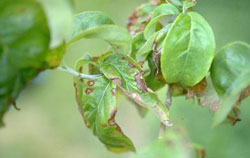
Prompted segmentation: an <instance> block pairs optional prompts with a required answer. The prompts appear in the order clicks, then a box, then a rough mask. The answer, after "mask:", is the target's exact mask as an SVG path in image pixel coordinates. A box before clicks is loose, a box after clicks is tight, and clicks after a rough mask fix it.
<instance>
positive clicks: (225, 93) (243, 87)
mask: <svg viewBox="0 0 250 158" xmlns="http://www.w3.org/2000/svg"><path fill="white" fill-rule="evenodd" d="M249 68H250V46H249V45H248V44H246V43H243V42H234V43H231V44H229V45H227V46H225V47H224V48H222V49H221V50H220V51H219V52H218V53H217V55H216V57H215V59H214V61H213V64H212V67H211V78H212V81H213V85H214V87H215V89H216V91H217V93H218V95H219V96H220V97H221V99H222V102H221V104H220V106H219V109H218V111H217V112H216V114H215V117H214V122H213V125H214V126H215V125H218V124H219V123H221V122H222V121H223V120H224V119H225V118H226V117H227V115H228V114H229V113H230V111H231V110H232V109H233V108H234V107H235V106H236V105H237V104H238V105H239V104H240V102H241V101H242V100H243V99H244V98H246V97H248V95H249V94H248V93H246V92H247V91H248V87H249V86H250V79H249V78H250V70H249Z"/></svg>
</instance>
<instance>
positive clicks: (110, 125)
mask: <svg viewBox="0 0 250 158" xmlns="http://www.w3.org/2000/svg"><path fill="white" fill-rule="evenodd" d="M86 64H89V61H86V60H79V61H78V62H77V64H76V71H78V72H80V73H82V71H83V69H84V68H85V66H86ZM90 65H92V64H90ZM93 67H95V66H94V65H92V69H91V71H93ZM94 69H95V70H94V71H96V70H97V68H94ZM74 84H75V89H76V100H77V103H78V105H79V110H80V112H81V114H82V117H83V119H84V121H85V124H86V126H87V127H88V128H90V129H91V130H92V131H93V133H94V134H95V135H96V136H97V137H98V138H99V139H100V141H101V142H102V143H104V144H105V145H106V147H107V149H108V150H110V151H112V152H125V151H135V148H134V145H133V144H132V142H131V141H130V139H129V138H128V137H127V136H125V135H124V134H123V132H122V131H121V129H120V127H119V126H118V125H117V123H116V122H115V116H116V112H117V108H118V105H117V98H116V97H117V94H116V93H117V92H116V85H115V84H114V83H113V82H111V81H109V80H108V79H107V78H105V77H104V76H100V77H97V78H95V79H88V80H87V79H83V78H80V77H75V83H74Z"/></svg>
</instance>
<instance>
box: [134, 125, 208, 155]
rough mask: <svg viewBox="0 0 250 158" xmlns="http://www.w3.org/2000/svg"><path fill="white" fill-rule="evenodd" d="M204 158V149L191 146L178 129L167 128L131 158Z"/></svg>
mask: <svg viewBox="0 0 250 158" xmlns="http://www.w3.org/2000/svg"><path fill="white" fill-rule="evenodd" d="M181 157H183V158H204V157H205V152H204V149H203V148H201V147H200V146H197V145H193V144H192V143H191V142H190V141H189V139H188V137H187V136H186V134H185V132H183V130H182V129H180V128H169V129H167V130H166V132H165V133H164V134H163V136H162V137H160V138H158V139H157V140H156V141H154V142H153V143H151V144H150V145H149V146H147V147H145V148H143V149H142V150H141V151H139V152H138V153H137V154H136V156H134V157H133V158H181Z"/></svg>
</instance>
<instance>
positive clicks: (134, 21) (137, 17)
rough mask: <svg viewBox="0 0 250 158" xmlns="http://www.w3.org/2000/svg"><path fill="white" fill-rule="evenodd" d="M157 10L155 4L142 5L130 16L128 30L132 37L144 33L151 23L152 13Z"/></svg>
mask: <svg viewBox="0 0 250 158" xmlns="http://www.w3.org/2000/svg"><path fill="white" fill-rule="evenodd" d="M155 8H156V5H155V4H151V3H146V4H142V5H141V6H139V7H138V8H136V9H135V11H134V12H133V13H132V14H131V15H130V17H129V21H128V26H127V28H128V30H129V33H130V34H131V35H135V34H136V33H139V32H142V31H143V30H144V28H145V26H146V25H147V23H148V22H149V21H150V19H151V16H152V12H153V11H154V9H155Z"/></svg>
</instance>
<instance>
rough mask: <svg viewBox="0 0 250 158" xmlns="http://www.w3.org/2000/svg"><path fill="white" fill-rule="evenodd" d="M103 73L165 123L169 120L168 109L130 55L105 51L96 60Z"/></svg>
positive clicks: (167, 123)
mask: <svg viewBox="0 0 250 158" xmlns="http://www.w3.org/2000/svg"><path fill="white" fill-rule="evenodd" d="M98 63H99V65H100V68H101V71H102V72H103V73H104V75H105V76H106V77H107V78H108V79H110V80H111V81H113V82H114V83H115V84H116V85H118V86H119V87H120V88H121V89H122V90H123V92H124V93H125V94H126V95H127V96H129V97H130V98H131V99H133V100H134V101H135V102H136V103H138V104H139V105H142V106H144V107H146V108H148V109H150V110H152V111H154V113H155V114H156V115H157V116H158V117H159V118H160V120H161V121H162V123H164V124H165V125H168V126H169V125H171V124H170V122H169V113H168V109H167V108H166V107H165V105H164V104H162V103H161V101H160V100H159V98H158V97H157V95H156V94H155V93H154V92H153V91H152V90H150V89H148V88H147V85H146V83H145V81H144V79H143V77H142V75H143V71H142V69H141V67H140V65H139V64H138V63H137V62H136V61H135V60H133V59H132V58H131V57H129V56H126V55H124V54H120V53H110V52H108V53H106V54H104V55H102V57H101V58H100V59H99V61H98Z"/></svg>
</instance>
